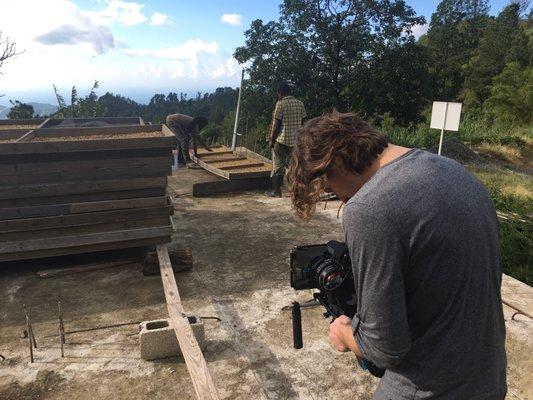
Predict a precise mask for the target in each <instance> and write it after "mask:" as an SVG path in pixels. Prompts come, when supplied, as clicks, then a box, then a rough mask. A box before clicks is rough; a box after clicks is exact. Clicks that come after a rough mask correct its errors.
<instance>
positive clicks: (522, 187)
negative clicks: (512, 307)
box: [470, 166, 533, 285]
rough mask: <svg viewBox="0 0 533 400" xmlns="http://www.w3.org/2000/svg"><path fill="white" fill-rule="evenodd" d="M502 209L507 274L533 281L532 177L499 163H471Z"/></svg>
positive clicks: (501, 226)
mask: <svg viewBox="0 0 533 400" xmlns="http://www.w3.org/2000/svg"><path fill="white" fill-rule="evenodd" d="M470 169H471V171H472V172H473V173H474V174H475V175H476V176H477V177H478V178H479V179H480V180H481V181H482V182H483V183H484V184H485V186H487V188H488V190H489V192H490V194H491V197H492V199H493V201H494V205H495V206H496V209H497V210H498V211H499V212H500V246H501V257H502V265H503V270H504V272H505V273H506V274H508V275H510V276H512V277H514V278H516V279H518V280H520V281H522V282H525V283H527V284H528V285H533V265H532V262H533V216H532V212H533V178H532V177H531V176H530V175H527V174H520V173H516V172H513V171H510V170H506V169H503V168H499V167H494V166H488V167H479V166H477V167H471V168H470Z"/></svg>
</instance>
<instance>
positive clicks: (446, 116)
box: [439, 102, 448, 156]
mask: <svg viewBox="0 0 533 400" xmlns="http://www.w3.org/2000/svg"><path fill="white" fill-rule="evenodd" d="M447 118H448V102H446V109H445V110H444V121H443V123H442V129H441V130H440V142H439V156H440V155H441V153H442V141H443V140H444V128H445V127H446V119H447Z"/></svg>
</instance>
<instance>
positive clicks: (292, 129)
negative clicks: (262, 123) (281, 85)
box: [270, 96, 307, 146]
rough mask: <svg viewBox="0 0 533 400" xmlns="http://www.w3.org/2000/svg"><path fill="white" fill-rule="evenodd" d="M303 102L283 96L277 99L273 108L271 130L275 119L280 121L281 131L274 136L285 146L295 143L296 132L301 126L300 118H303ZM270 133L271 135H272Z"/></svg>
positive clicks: (304, 114) (304, 115)
mask: <svg viewBox="0 0 533 400" xmlns="http://www.w3.org/2000/svg"><path fill="white" fill-rule="evenodd" d="M306 116H307V114H306V113H305V107H304V103H302V102H301V101H300V100H298V99H296V98H294V97H293V96H285V97H283V98H282V99H280V100H278V102H277V103H276V108H275V109H274V116H273V119H274V121H273V124H272V130H273V129H274V126H275V122H276V121H275V120H276V119H279V120H280V121H281V132H280V134H279V136H278V137H277V138H276V142H278V143H281V144H284V145H285V146H294V145H295V144H296V133H297V132H298V129H300V127H301V126H302V119H303V118H305V117H306ZM272 133H273V132H270V134H271V137H272Z"/></svg>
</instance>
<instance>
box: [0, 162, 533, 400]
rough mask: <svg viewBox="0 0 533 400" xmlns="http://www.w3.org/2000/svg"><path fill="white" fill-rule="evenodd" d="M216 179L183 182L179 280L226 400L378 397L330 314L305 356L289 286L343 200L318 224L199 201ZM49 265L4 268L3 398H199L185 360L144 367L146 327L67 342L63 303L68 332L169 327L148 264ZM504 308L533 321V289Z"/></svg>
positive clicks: (525, 340) (187, 177)
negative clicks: (32, 344)
mask: <svg viewBox="0 0 533 400" xmlns="http://www.w3.org/2000/svg"><path fill="white" fill-rule="evenodd" d="M206 179H209V178H208V176H207V173H206V172H205V171H202V170H198V171H191V170H185V169H180V170H178V171H176V172H175V174H174V176H173V177H171V178H169V192H170V194H171V196H172V198H173V201H174V204H175V214H174V222H175V225H176V232H175V234H174V236H173V241H174V242H177V243H179V244H180V245H181V244H182V245H183V246H185V247H190V248H191V249H192V251H193V256H194V268H193V270H192V271H189V272H179V273H176V280H177V283H178V287H179V291H180V294H181V299H182V303H183V305H184V307H185V310H187V311H188V313H190V314H194V315H199V316H202V317H218V318H220V319H221V321H217V320H216V319H206V320H205V321H204V323H205V329H206V339H207V344H206V347H205V349H204V351H203V353H204V356H205V358H206V361H207V365H208V368H209V370H210V371H211V373H212V376H213V378H214V380H215V383H216V386H217V388H218V390H219V393H220V397H221V398H223V399H243V400H249V399H344V398H349V399H370V398H371V396H372V392H373V389H374V387H375V385H376V383H377V380H376V379H374V378H372V377H371V376H370V375H369V374H368V373H366V372H363V371H361V370H360V369H359V368H358V367H357V366H356V363H355V359H354V356H353V355H352V354H349V353H344V354H341V353H338V352H335V351H334V350H332V349H331V347H330V345H329V342H328V338H327V334H328V321H327V320H326V319H324V318H323V316H322V310H321V309H320V308H309V309H304V310H302V320H303V337H304V348H303V349H301V350H295V349H293V347H292V325H291V313H290V311H283V310H282V308H283V307H284V306H287V305H289V304H290V303H291V302H292V301H294V300H299V301H301V302H305V301H306V300H309V299H310V298H311V292H309V291H306V292H295V291H294V290H293V289H292V288H291V287H290V285H289V273H288V271H289V266H288V256H289V252H290V250H291V249H292V248H293V247H294V246H296V245H299V244H312V243H323V242H326V241H328V240H331V239H342V229H341V223H340V219H337V209H338V207H339V203H338V202H330V203H328V204H327V205H326V209H325V210H324V207H325V205H324V203H322V204H321V205H319V207H318V213H317V215H316V217H314V218H313V219H312V221H311V222H309V223H301V222H299V221H298V220H297V219H296V218H295V217H294V216H293V214H292V212H291V209H290V204H289V199H288V198H287V197H285V198H268V197H266V196H264V194H263V193H261V192H244V193H232V194H227V195H219V196H216V197H210V198H201V199H199V198H193V197H192V196H191V187H192V183H193V182H195V181H205V180H206ZM39 269H40V266H39V263H35V262H33V263H27V264H25V263H16V264H12V265H10V266H3V267H2V268H1V269H0V354H1V355H2V356H4V357H5V360H2V358H1V357H0V399H3V400H25V399H32V400H34V399H47V400H48V399H49V400H52V399H79V400H86V399H91V400H96V399H113V400H119V399H165V400H166V399H179V400H186V399H195V398H196V396H195V393H194V389H193V386H192V384H191V380H190V376H189V373H188V371H187V368H186V365H185V363H184V361H183V360H182V359H180V358H177V357H176V358H169V359H165V360H160V361H156V362H149V361H143V360H141V358H140V353H139V348H138V335H137V333H138V328H137V326H136V325H127V326H123V327H119V328H114V329H107V330H94V331H89V332H84V333H79V334H71V335H67V344H66V347H65V357H64V358H61V356H60V345H59V340H58V337H57V332H58V323H57V300H58V298H59V297H61V301H62V308H63V316H64V319H65V328H66V330H67V331H72V330H77V329H83V328H92V327H97V326H103V325H108V324H116V323H122V322H134V321H146V320H153V319H158V318H166V317H167V315H168V314H167V309H166V305H165V297H164V293H163V288H162V284H161V279H160V277H159V276H151V277H145V276H143V275H142V273H141V266H140V265H139V264H131V265H124V266H119V267H115V268H108V269H105V270H102V271H93V272H85V273H80V274H73V275H68V276H61V277H55V278H49V279H43V278H40V277H38V276H37V275H36V271H37V270H39ZM502 293H503V297H504V300H506V302H509V303H510V304H512V305H514V306H515V307H519V308H521V309H523V310H524V311H526V312H527V313H529V315H532V314H533V289H532V288H531V287H529V286H527V285H525V284H522V283H520V282H518V281H516V280H513V279H512V278H508V277H505V279H504V283H503V288H502ZM23 303H25V304H26V306H27V308H28V310H29V312H30V316H31V319H32V323H33V329H34V332H35V335H36V339H37V345H38V348H37V349H36V351H35V362H34V363H33V364H30V360H29V349H28V341H27V339H24V338H22V336H21V335H22V333H23V331H24V330H25V328H26V326H25V319H24V314H23V311H22V304H23ZM504 310H505V317H506V326H507V351H508V361H509V368H508V384H509V395H508V398H509V399H533V382H532V379H531V371H532V370H533V361H532V357H531V354H533V351H532V350H533V339H532V337H531V332H532V329H533V325H532V321H531V320H530V319H529V318H527V317H526V316H523V315H517V316H515V319H514V320H511V316H512V315H513V314H514V312H515V311H514V310H513V309H511V308H509V307H507V306H505V307H504Z"/></svg>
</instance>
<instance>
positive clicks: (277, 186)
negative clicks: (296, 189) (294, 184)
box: [267, 175, 283, 197]
mask: <svg viewBox="0 0 533 400" xmlns="http://www.w3.org/2000/svg"><path fill="white" fill-rule="evenodd" d="M282 184H283V175H274V176H273V177H272V190H271V191H270V192H267V196H269V197H282V196H283V195H282V193H281V185H282Z"/></svg>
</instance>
